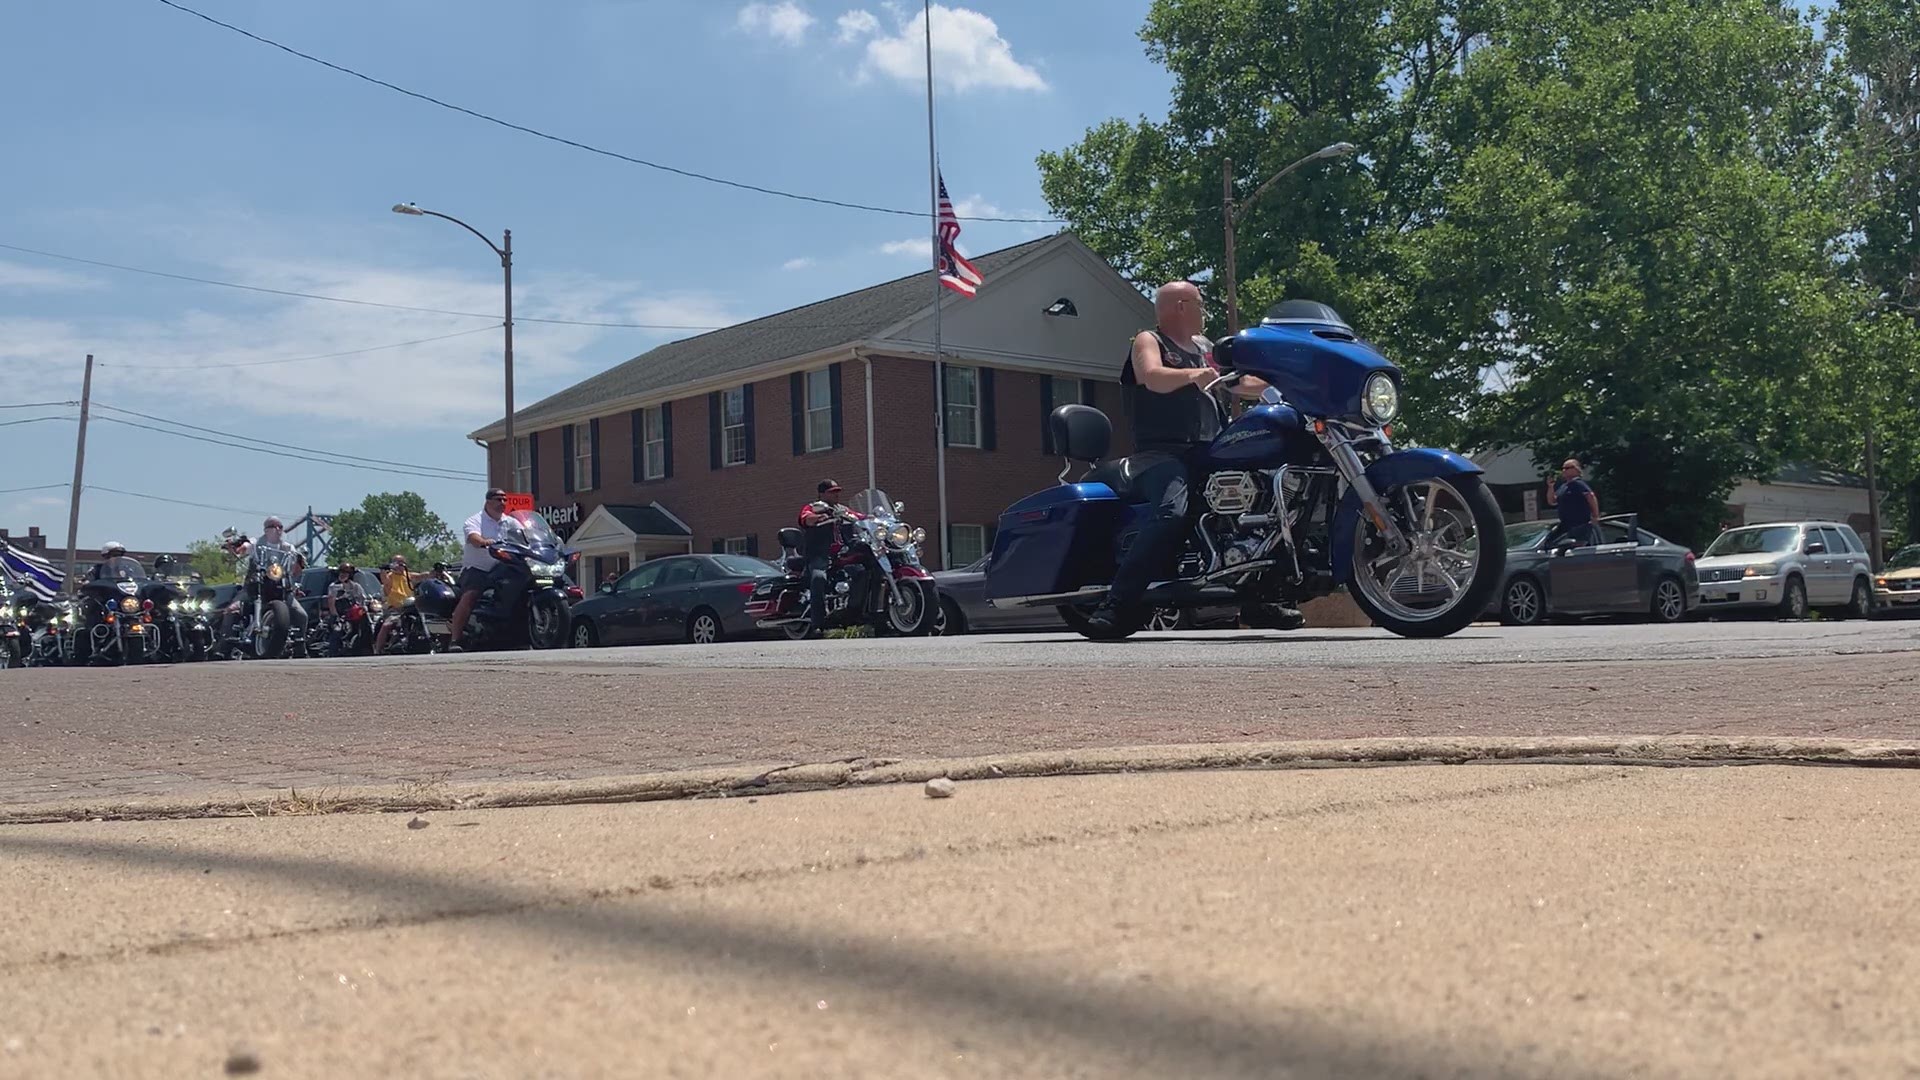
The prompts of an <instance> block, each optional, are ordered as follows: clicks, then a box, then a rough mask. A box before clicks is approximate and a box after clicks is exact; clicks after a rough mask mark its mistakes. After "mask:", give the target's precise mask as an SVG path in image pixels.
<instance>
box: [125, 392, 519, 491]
mask: <svg viewBox="0 0 1920 1080" xmlns="http://www.w3.org/2000/svg"><path fill="white" fill-rule="evenodd" d="M94 408H96V409H105V410H107V411H108V412H117V413H120V414H122V415H124V416H137V417H139V418H140V419H142V420H151V421H153V422H154V423H156V424H168V425H170V426H172V427H177V428H185V429H187V430H188V431H201V432H205V433H206V434H208V435H220V436H224V437H225V438H229V439H239V440H240V441H241V442H249V443H258V444H260V445H261V446H265V447H268V448H270V449H275V450H298V451H300V452H301V453H304V454H322V455H325V456H327V457H334V458H342V459H344V460H346V461H355V462H364V463H366V464H369V465H392V466H395V467H396V468H402V469H424V470H428V471H431V472H444V473H451V474H453V475H454V476H458V477H466V478H471V479H475V480H484V479H486V474H485V473H480V472H472V471H469V470H466V469H455V468H453V467H452V466H447V465H421V464H419V463H417V462H411V461H389V460H387V459H386V458H366V457H357V456H355V455H353V454H342V453H340V452H338V451H335V450H319V449H316V448H314V447H311V446H294V445H293V444H291V443H284V442H276V441H273V440H269V439H256V438H254V437H253V436H251V435H238V434H235V433H234V432H231V431H221V430H220V429H218V428H210V427H200V426H198V425H195V424H186V423H182V422H180V421H178V420H169V419H167V418H166V417H164V416H153V415H150V414H148V413H143V412H135V411H133V410H132V409H122V408H119V407H117V406H113V405H105V404H100V403H97V402H96V403H95V404H94Z"/></svg>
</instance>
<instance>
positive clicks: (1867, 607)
mask: <svg viewBox="0 0 1920 1080" xmlns="http://www.w3.org/2000/svg"><path fill="white" fill-rule="evenodd" d="M1835 614H1837V615H1839V616H1840V617H1841V618H1843V619H1871V618H1873V589H1872V588H1871V587H1869V586H1868V585H1867V579H1866V578H1854V579H1853V596H1852V598H1850V599H1849V600H1848V601H1847V606H1846V607H1843V608H1841V609H1840V610H1839V611H1838V612H1836V613H1835Z"/></svg>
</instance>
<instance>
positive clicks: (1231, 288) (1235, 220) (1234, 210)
mask: <svg viewBox="0 0 1920 1080" xmlns="http://www.w3.org/2000/svg"><path fill="white" fill-rule="evenodd" d="M1358 149H1360V148H1359V147H1357V146H1355V145H1353V144H1352V143H1349V142H1337V143H1334V144H1332V145H1330V146H1323V147H1321V148H1320V149H1318V150H1315V151H1314V152H1313V153H1311V154H1308V155H1307V156H1306V157H1303V158H1301V159H1300V160H1299V161H1296V162H1294V163H1293V164H1291V165H1289V166H1287V167H1286V168H1284V169H1281V170H1280V171H1279V172H1277V173H1274V174H1273V175H1272V176H1270V177H1268V178H1267V182H1266V183H1264V184H1261V185H1260V186H1259V187H1257V188H1255V189H1253V194H1251V195H1249V196H1247V197H1246V199H1245V200H1244V201H1243V202H1241V203H1240V205H1239V206H1237V207H1236V206H1235V205H1234V199H1233V159H1232V158H1228V159H1227V166H1226V176H1225V177H1224V182H1223V183H1222V185H1221V188H1222V191H1223V192H1224V194H1223V196H1222V198H1221V203H1220V211H1221V218H1222V219H1223V220H1224V221H1225V223H1226V230H1227V252H1226V254H1227V259H1226V262H1227V332H1228V333H1230V334H1237V333H1239V332H1240V297H1239V295H1238V293H1239V285H1240V277H1239V268H1238V267H1237V266H1235V265H1234V261H1235V257H1234V247H1233V235H1234V230H1235V229H1237V228H1239V227H1240V218H1239V211H1240V210H1243V209H1245V208H1246V207H1248V206H1251V205H1253V204H1254V203H1256V202H1259V201H1260V196H1262V195H1265V194H1266V193H1267V189H1268V188H1270V187H1272V186H1273V185H1274V183H1275V182H1277V181H1278V180H1279V179H1280V178H1281V177H1283V176H1285V175H1287V174H1288V173H1290V172H1292V171H1293V170H1295V169H1297V168H1299V167H1300V166H1302V165H1305V164H1306V163H1308V162H1309V161H1320V160H1323V159H1325V158H1336V157H1345V156H1347V155H1348V154H1351V153H1353V152H1354V151H1355V150H1358ZM394 209H396V210H397V209H399V207H395V208H394Z"/></svg>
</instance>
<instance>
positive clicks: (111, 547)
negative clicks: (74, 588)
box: [87, 540, 147, 581]
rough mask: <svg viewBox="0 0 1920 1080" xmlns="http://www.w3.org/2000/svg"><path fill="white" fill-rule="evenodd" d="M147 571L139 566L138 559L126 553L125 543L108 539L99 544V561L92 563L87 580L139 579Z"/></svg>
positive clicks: (144, 575)
mask: <svg viewBox="0 0 1920 1080" xmlns="http://www.w3.org/2000/svg"><path fill="white" fill-rule="evenodd" d="M146 576H147V572H146V570H145V569H143V568H142V567H141V566H140V560H138V559H134V558H130V557H129V556H128V555H127V548H126V545H125V544H122V543H120V542H119V541H118V540H109V541H107V542H106V543H104V544H102V545H100V561H99V562H97V563H94V564H93V569H92V570H91V571H89V572H88V574H87V580H88V581H114V580H117V579H120V578H127V579H131V580H136V581H137V580H139V579H140V578H143V577H146Z"/></svg>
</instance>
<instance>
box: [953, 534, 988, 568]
mask: <svg viewBox="0 0 1920 1080" xmlns="http://www.w3.org/2000/svg"><path fill="white" fill-rule="evenodd" d="M947 531H948V532H949V533H951V534H952V536H951V542H950V543H949V544H948V545H947V566H948V567H949V568H951V567H955V566H972V565H973V564H974V563H977V562H979V561H980V560H981V559H984V558H986V557H987V527H986V526H985V525H949V526H947Z"/></svg>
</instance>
